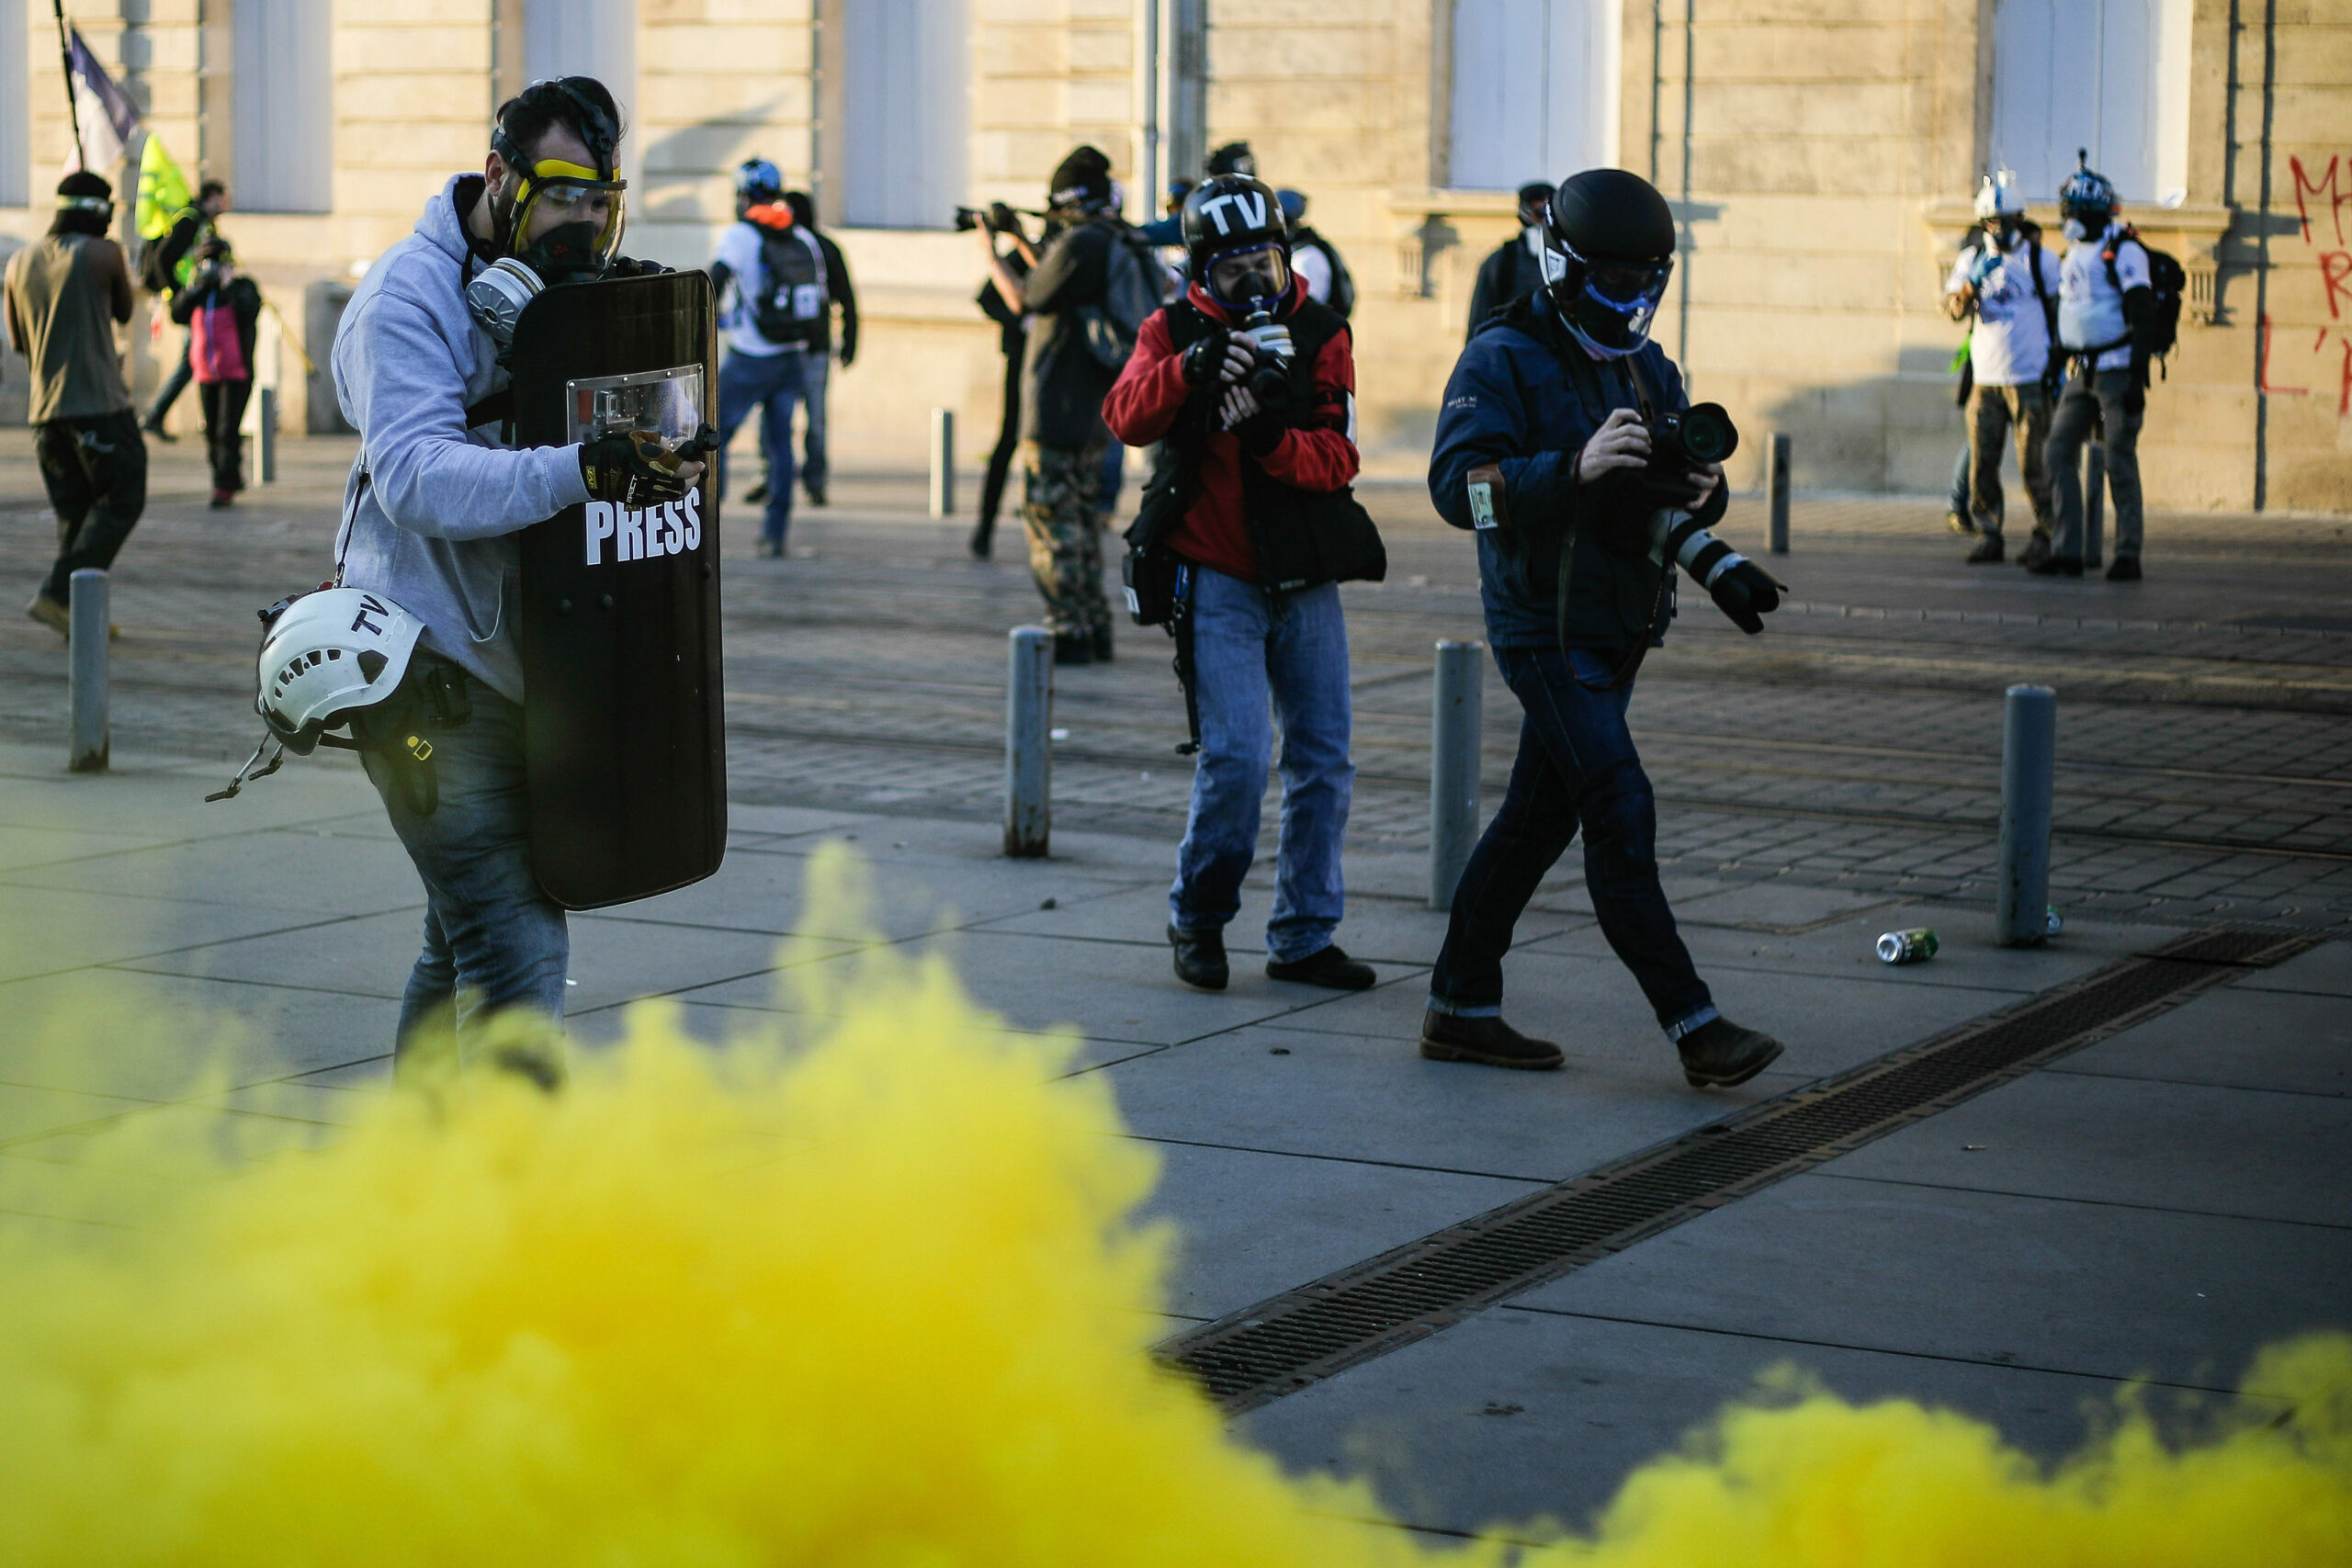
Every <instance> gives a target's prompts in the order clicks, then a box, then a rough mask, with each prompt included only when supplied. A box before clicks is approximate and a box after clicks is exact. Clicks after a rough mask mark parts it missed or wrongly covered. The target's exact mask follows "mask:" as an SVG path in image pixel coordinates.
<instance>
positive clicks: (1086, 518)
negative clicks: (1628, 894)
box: [977, 147, 1125, 664]
mask: <svg viewBox="0 0 2352 1568" xmlns="http://www.w3.org/2000/svg"><path fill="white" fill-rule="evenodd" d="M1124 228H1125V224H1123V223H1122V222H1121V220H1120V218H1119V214H1118V209H1116V208H1115V207H1114V205H1113V202H1112V180H1111V161H1110V160H1109V159H1108V158H1106V157H1104V156H1103V153H1102V152H1100V151H1099V150H1098V149H1096V148H1093V147H1080V148H1078V149H1077V150H1076V151H1074V152H1071V153H1070V155H1069V157H1067V158H1065V159H1063V160H1062V162H1061V164H1060V165H1059V166H1058V167H1057V168H1056V169H1055V171H1054V176H1053V180H1052V183H1051V184H1050V185H1049V186H1047V190H1046V233H1045V236H1044V243H1043V245H1042V247H1040V248H1037V249H1035V250H1031V249H1029V248H1028V246H1027V242H1026V241H1023V240H1018V239H1016V244H1018V245H1020V246H1021V247H1022V250H1023V254H1024V255H1025V256H1029V257H1033V258H1034V259H1033V260H1031V262H1030V265H1029V267H1028V270H1027V271H1026V272H1025V273H1022V272H1017V271H1016V270H1015V268H1014V267H1013V266H1012V265H1009V264H1008V263H1007V262H1006V260H1005V258H1004V257H1003V256H1001V255H1000V254H998V253H997V248H996V243H997V233H996V231H995V229H994V228H993V227H992V226H990V225H989V224H981V225H979V227H978V230H977V232H978V234H979V236H980V247H981V250H982V251H983V252H984V253H985V254H986V255H987V258H988V265H989V276H991V277H992V278H993V279H994V280H995V283H996V291H997V293H998V295H999V296H1000V297H1001V299H1003V300H1004V301H1005V304H1006V306H1007V308H1008V309H1010V310H1012V311H1014V312H1016V313H1018V314H1024V315H1026V316H1027V317H1028V318H1029V336H1028V342H1027V347H1026V349H1025V351H1024V355H1023V366H1022V374H1023V397H1022V400H1021V420H1022V448H1021V450H1022V495H1023V501H1022V509H1021V510H1022V518H1023V522H1025V523H1026V524H1027V525H1028V530H1029V569H1030V571H1031V572H1032V573H1033V574H1034V575H1035V578H1036V581H1037V592H1038V595H1039V596H1040V597H1041V598H1043V599H1044V600H1045V603H1046V629H1047V630H1049V631H1051V632H1052V633H1053V634H1054V662H1055V663H1057V664H1091V663H1094V662H1095V661H1096V660H1107V659H1109V658H1110V657H1111V648H1112V645H1111V604H1110V601H1109V600H1107V599H1105V598H1104V597H1103V512H1102V506H1103V462H1104V457H1105V456H1106V453H1107V450H1108V447H1109V444H1110V436H1109V434H1108V433H1107V432H1106V431H1105V430H1104V429H1103V394H1104V393H1106V392H1108V391H1109V390H1110V389H1111V382H1112V380H1113V378H1114V374H1115V372H1114V371H1113V370H1111V369H1110V368H1109V367H1106V366H1104V365H1103V361H1102V359H1101V358H1100V356H1098V355H1096V354H1095V352H1094V350H1093V348H1092V347H1091V344H1090V343H1089V322H1090V318H1091V319H1094V320H1100V319H1101V318H1102V316H1103V304H1104V302H1105V301H1106V300H1107V299H1109V296H1110V287H1111V247H1112V246H1114V245H1115V244H1119V243H1123V240H1122V236H1121V232H1120V231H1121V230H1122V229H1124Z"/></svg>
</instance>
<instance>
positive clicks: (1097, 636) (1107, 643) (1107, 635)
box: [1094, 625, 1111, 664]
mask: <svg viewBox="0 0 2352 1568" xmlns="http://www.w3.org/2000/svg"><path fill="white" fill-rule="evenodd" d="M1094 662H1095V663H1097V664H1108V663H1110V662H1111V628H1110V626H1108V625H1104V626H1097V627H1095V628H1094Z"/></svg>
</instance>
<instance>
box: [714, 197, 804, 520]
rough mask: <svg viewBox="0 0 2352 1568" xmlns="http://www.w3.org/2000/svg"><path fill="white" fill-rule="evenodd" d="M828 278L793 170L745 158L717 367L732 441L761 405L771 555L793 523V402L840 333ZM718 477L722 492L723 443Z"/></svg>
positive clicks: (723, 238) (718, 283)
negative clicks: (792, 186)
mask: <svg viewBox="0 0 2352 1568" xmlns="http://www.w3.org/2000/svg"><path fill="white" fill-rule="evenodd" d="M829 284H830V277H829V275H828V273H827V272H826V268H825V254H824V250H823V247H821V246H820V245H819V244H818V243H817V238H816V236H815V235H814V234H813V233H811V232H810V231H809V229H808V227H807V226H806V225H804V224H802V223H801V222H800V221H799V220H798V219H797V218H796V217H795V216H794V214H793V211H792V209H791V207H790V205H789V204H787V203H786V201H785V199H784V175H782V174H781V173H780V172H778V170H777V169H776V166H775V164H771V163H769V162H768V161H767V160H766V159H764V158H747V159H745V160H744V161H743V163H742V164H741V166H740V167H738V168H737V169H736V171H735V221H734V222H733V223H732V224H730V225H729V227H728V228H727V230H726V231H724V232H723V233H721V234H720V235H719V237H718V256H717V258H716V259H715V260H713V261H712V262H711V264H710V286H711V288H712V289H713V291H714V292H716V294H717V295H718V301H719V318H718V319H719V322H720V324H721V325H722V326H723V327H724V328H725V329H726V333H727V357H726V359H725V360H724V361H722V362H721V363H720V365H719V367H718V436H719V440H720V441H721V442H722V443H732V442H733V441H734V439H735V433H736V432H737V431H738V430H740V429H741V428H742V424H743V422H744V421H745V420H746V419H748V418H750V417H751V415H752V412H753V411H754V410H757V411H758V412H759V415H760V451H761V452H762V454H763V455H764V457H766V459H767V463H768V474H767V485H766V491H767V495H766V502H767V507H766V511H765V512H764V513H763V514H762V516H761V519H760V553H761V554H762V555H763V556H782V555H783V554H784V541H785V535H786V532H787V531H788V530H789V529H790V528H791V526H792V481H793V460H792V410H793V406H794V405H795V404H796V403H797V402H798V401H800V400H802V399H803V398H804V397H806V396H808V394H809V377H810V374H811V372H810V369H809V361H810V358H811V355H812V349H814V345H815V344H817V343H818V342H819V341H820V338H821V339H823V340H825V341H830V340H831V331H832V299H831V289H830V287H829ZM823 352H824V351H823V350H821V349H818V350H815V353H816V354H817V355H822V353H823ZM820 441H821V437H820ZM718 481H719V493H720V494H721V495H722V496H723V495H724V494H726V485H727V453H726V449H725V446H721V448H720V450H719V455H718Z"/></svg>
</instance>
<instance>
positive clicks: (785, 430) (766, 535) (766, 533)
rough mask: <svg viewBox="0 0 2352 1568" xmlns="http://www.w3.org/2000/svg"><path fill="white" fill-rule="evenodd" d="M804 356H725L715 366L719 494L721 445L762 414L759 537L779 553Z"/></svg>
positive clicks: (723, 485) (788, 517) (787, 514)
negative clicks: (764, 505) (764, 471)
mask: <svg viewBox="0 0 2352 1568" xmlns="http://www.w3.org/2000/svg"><path fill="white" fill-rule="evenodd" d="M808 357H809V355H808V351H807V350H806V349H797V348H788V349H786V350H785V351H784V352H783V353H782V354H735V353H731V352H730V353H729V355H727V359H726V362H725V363H724V364H722V365H720V366H719V367H718V438H719V441H720V442H721V444H722V445H721V447H720V450H719V454H718V494H719V498H720V499H721V500H724V499H726V495H727V452H726V449H725V445H724V444H725V443H729V442H731V441H733V440H734V439H735V432H736V431H738V430H740V429H741V428H742V424H743V421H744V420H745V419H747V418H749V417H750V416H751V412H752V410H753V409H758V410H759V411H760V446H761V450H763V451H764V452H765V453H766V454H767V455H768V465H769V467H768V510H767V515H766V516H765V517H764V518H763V519H762V521H761V524H760V537H761V538H762V539H763V540H764V541H765V542H766V543H768V544H770V545H773V546H775V547H779V548H781V547H783V544H784V536H785V531H786V529H788V528H790V527H791V526H792V405H793V402H794V401H795V400H797V398H798V397H799V396H800V394H801V389H802V388H803V386H804V385H805V380H804V378H805V377H806V376H807V374H808V365H807V363H806V362H807V360H808Z"/></svg>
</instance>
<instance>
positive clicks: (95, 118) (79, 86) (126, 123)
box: [67, 28, 139, 176]
mask: <svg viewBox="0 0 2352 1568" xmlns="http://www.w3.org/2000/svg"><path fill="white" fill-rule="evenodd" d="M68 52H69V54H70V56H71V58H72V60H73V65H74V105H75V107H76V108H77V109H78V110H79V111H80V115H81V121H82V145H81V148H80V150H79V152H78V155H77V158H76V164H77V166H79V167H81V168H85V169H87V170H89V171H90V172H91V173H92V174H94V175H109V176H111V175H112V174H113V173H114V169H115V165H116V164H119V163H121V162H122V152H123V149H124V148H126V147H128V146H130V139H131V138H132V137H133V136H135V135H137V134H138V131H139V110H138V108H137V107H136V106H134V105H133V104H132V103H131V101H130V98H129V97H128V96H125V95H124V93H123V90H122V89H121V88H120V87H118V86H116V85H115V83H114V78H113V77H111V76H109V75H107V70H106V67H105V66H103V65H100V64H99V63H98V57H97V56H96V55H95V54H93V53H91V52H90V46H89V44H88V43H87V42H86V41H85V40H84V39H83V37H82V29H81V28H74V39H73V43H72V46H71V48H70V50H69V51H68ZM67 172H68V173H69V174H70V173H71V172H72V170H71V169H70V168H69V169H68V171H67Z"/></svg>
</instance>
